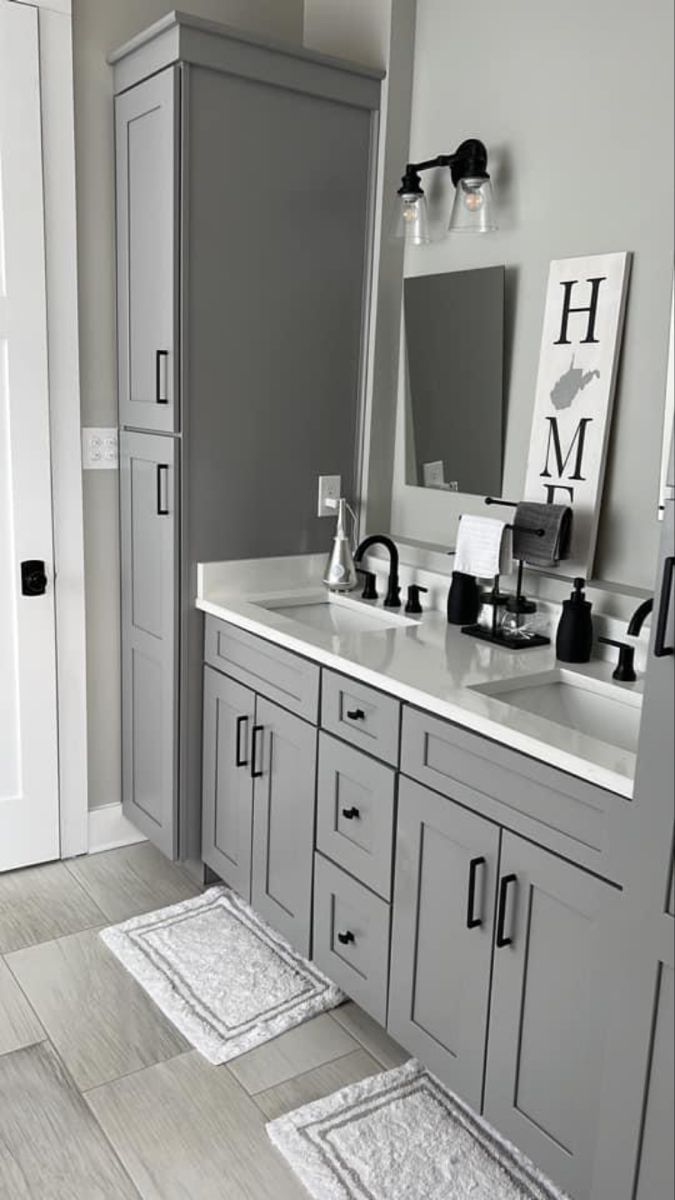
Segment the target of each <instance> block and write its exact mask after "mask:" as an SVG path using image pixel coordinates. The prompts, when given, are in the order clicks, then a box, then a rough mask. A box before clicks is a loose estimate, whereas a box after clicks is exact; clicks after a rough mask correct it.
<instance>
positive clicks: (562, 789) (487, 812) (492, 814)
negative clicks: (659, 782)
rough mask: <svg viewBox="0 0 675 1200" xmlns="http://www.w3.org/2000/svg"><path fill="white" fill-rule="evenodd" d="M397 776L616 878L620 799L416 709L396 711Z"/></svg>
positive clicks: (625, 801) (624, 803)
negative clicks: (398, 737)
mask: <svg viewBox="0 0 675 1200" xmlns="http://www.w3.org/2000/svg"><path fill="white" fill-rule="evenodd" d="M401 771H402V772H404V773H405V774H406V775H408V776H410V778H411V779H415V780H417V781H418V782H419V783H423V784H426V786H427V787H430V788H433V789H434V790H435V791H437V792H441V793H442V794H443V795H445V796H448V797H450V799H452V800H456V801H457V802H458V803H459V804H464V805H465V806H466V807H468V808H471V809H473V810H474V811H476V812H480V813H482V814H483V815H484V816H487V817H489V818H490V819H491V820H493V821H498V822H499V823H500V824H502V825H505V826H506V827H507V828H510V829H513V830H514V831H516V832H517V833H521V834H522V835H523V836H524V837H527V838H530V839H532V840H535V841H537V842H539V843H540V844H541V845H543V846H547V847H548V848H549V849H551V850H553V851H555V852H556V853H558V854H561V855H563V856H564V857H566V858H571V859H572V860H573V861H574V862H577V863H579V864H580V865H581V866H585V867H587V868H588V869H589V870H591V871H596V872H597V873H598V874H600V875H604V876H605V877H606V878H608V879H616V880H617V881H619V880H618V865H617V863H618V857H617V853H616V847H615V845H614V842H615V838H616V833H617V830H618V828H619V826H620V824H621V818H622V816H623V811H624V809H625V806H626V805H627V804H628V803H629V801H627V800H625V799H624V798H623V797H622V796H618V795H615V794H614V793H613V792H607V791H605V790H604V789H603V788H598V787H595V786H594V785H593V784H591V783H587V782H586V781H585V780H583V779H578V778H576V776H574V775H568V774H566V773H565V772H564V771H559V770H557V769H556V768H555V767H549V766H548V765H547V764H545V763H542V762H539V761H538V760H537V759H534V758H530V757H529V756H528V755H526V754H521V753H519V752H518V751H517V750H510V749H509V748H508V747H506V746H502V745H500V744H499V743H498V742H494V741H491V740H490V739H489V738H486V737H482V736H481V735H479V734H476V733H472V732H471V731H469V730H466V729H462V728H461V727H460V726H457V725H453V724H452V723H451V722H449V721H443V720H441V719H440V718H438V717H432V716H429V715H428V714H426V713H424V712H420V711H419V710H418V709H414V708H408V707H406V708H405V709H404V714H403V730H402V736H401Z"/></svg>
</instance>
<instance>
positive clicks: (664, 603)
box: [654, 555, 675, 658]
mask: <svg viewBox="0 0 675 1200" xmlns="http://www.w3.org/2000/svg"><path fill="white" fill-rule="evenodd" d="M674 568H675V558H673V556H672V555H670V556H669V557H668V558H667V559H666V560H665V562H664V564H663V579H662V580H661V601H660V604H659V614H658V617H657V620H656V634H655V635H654V657H655V658H666V657H667V656H668V655H669V654H672V653H673V647H672V646H666V628H667V626H668V610H669V608H670V593H671V592H672V590H673V569H674Z"/></svg>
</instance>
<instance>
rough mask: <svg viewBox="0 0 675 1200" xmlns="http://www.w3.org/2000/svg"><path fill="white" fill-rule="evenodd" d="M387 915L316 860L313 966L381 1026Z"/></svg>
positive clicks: (386, 910) (359, 886) (345, 877)
mask: <svg viewBox="0 0 675 1200" xmlns="http://www.w3.org/2000/svg"><path fill="white" fill-rule="evenodd" d="M390 915H391V910H390V907H389V905H388V904H385V902H384V900H380V898H379V897H378V896H374V895H373V893H372V892H369V891H368V889H367V888H365V887H363V885H362V884H360V883H357V882H356V880H355V879H352V878H351V877H350V876H349V875H345V873H344V871H341V870H340V869H339V867H335V866H333V864H332V863H330V862H328V861H327V859H325V858H322V856H321V855H320V854H316V855H315V856H314V961H315V963H316V964H317V966H318V967H320V968H321V970H322V971H324V972H325V973H326V975H328V977H329V979H333V980H334V981H335V983H337V984H338V985H339V986H340V987H341V988H342V989H343V990H344V991H345V992H346V993H347V995H348V996H351V998H352V999H353V1000H356V1002H357V1003H358V1004H360V1005H361V1007H362V1008H364V1009H365V1010H366V1012H368V1013H370V1015H371V1017H374V1018H375V1020H376V1021H379V1022H380V1024H381V1025H384V1024H385V1022H386V1019H387V991H388V975H389V926H390Z"/></svg>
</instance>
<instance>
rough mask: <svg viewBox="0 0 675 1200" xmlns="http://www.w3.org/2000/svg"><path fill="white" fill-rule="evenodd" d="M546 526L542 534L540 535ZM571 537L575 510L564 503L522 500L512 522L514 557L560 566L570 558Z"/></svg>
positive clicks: (536, 565)
mask: <svg viewBox="0 0 675 1200" xmlns="http://www.w3.org/2000/svg"><path fill="white" fill-rule="evenodd" d="M538 529H543V531H544V532H543V534H542V535H541V536H539V535H538V534H537V532H536V531H537V530H538ZM571 536H572V509H571V508H570V507H569V506H568V505H565V504H535V503H533V502H531V501H528V500H523V501H522V502H521V503H520V504H519V505H518V506H517V508H516V515H515V518H514V521H513V557H514V558H517V559H520V560H522V561H523V562H527V563H531V564H532V566H534V567H557V565H558V563H559V562H560V561H561V559H563V558H567V556H568V554H569V549H570V539H571Z"/></svg>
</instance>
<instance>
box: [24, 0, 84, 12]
mask: <svg viewBox="0 0 675 1200" xmlns="http://www.w3.org/2000/svg"><path fill="white" fill-rule="evenodd" d="M14 3H15V4H29V5H31V7H32V8H45V9H49V10H51V12H58V13H64V14H65V15H66V16H70V14H71V12H72V9H73V3H72V0H14Z"/></svg>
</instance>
